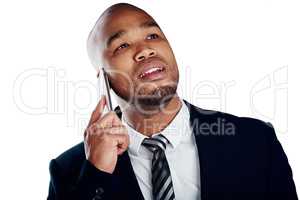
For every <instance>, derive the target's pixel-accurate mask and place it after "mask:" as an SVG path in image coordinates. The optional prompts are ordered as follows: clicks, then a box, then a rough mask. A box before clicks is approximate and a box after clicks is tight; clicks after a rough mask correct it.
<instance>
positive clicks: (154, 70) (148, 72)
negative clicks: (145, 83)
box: [139, 66, 165, 79]
mask: <svg viewBox="0 0 300 200" xmlns="http://www.w3.org/2000/svg"><path fill="white" fill-rule="evenodd" d="M164 70H165V68H164V67H159V66H158V67H152V68H150V69H147V70H144V71H143V72H142V73H141V74H140V75H139V78H140V79H143V78H149V77H150V76H153V75H155V74H158V73H160V72H162V71H164Z"/></svg>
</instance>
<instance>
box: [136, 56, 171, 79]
mask: <svg viewBox="0 0 300 200" xmlns="http://www.w3.org/2000/svg"><path fill="white" fill-rule="evenodd" d="M156 67H159V68H161V69H162V70H163V71H164V70H165V68H166V64H164V63H163V62H162V61H159V60H152V61H150V62H146V63H144V64H142V65H140V68H141V70H140V71H139V73H138V78H139V79H141V78H142V74H144V73H145V72H147V71H148V70H150V69H152V68H156Z"/></svg>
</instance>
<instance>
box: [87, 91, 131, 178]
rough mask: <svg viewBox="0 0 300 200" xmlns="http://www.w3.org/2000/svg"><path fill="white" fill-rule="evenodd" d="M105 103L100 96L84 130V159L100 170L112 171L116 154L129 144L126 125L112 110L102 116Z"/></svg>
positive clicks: (103, 98)
mask: <svg viewBox="0 0 300 200" xmlns="http://www.w3.org/2000/svg"><path fill="white" fill-rule="evenodd" d="M105 105H106V102H105V96H102V98H101V99H100V101H99V103H98V105H97V107H96V109H95V110H94V111H93V113H92V116H91V119H90V122H89V124H88V127H87V128H86V130H85V132H84V148H85V155H86V159H87V160H89V161H90V162H91V163H92V164H93V165H94V166H95V167H97V168H98V169H99V170H101V171H105V172H108V173H111V174H112V173H113V171H114V169H115V167H116V163H117V158H118V155H120V154H122V153H123V152H124V151H126V149H127V148H128V145H129V136H128V133H127V129H126V127H125V126H124V125H123V124H122V122H121V121H120V119H119V118H118V116H117V115H116V113H115V112H114V111H110V112H108V113H106V114H105V115H103V116H102V113H103V110H104V107H105Z"/></svg>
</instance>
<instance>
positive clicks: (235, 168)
mask: <svg viewBox="0 0 300 200" xmlns="http://www.w3.org/2000/svg"><path fill="white" fill-rule="evenodd" d="M184 102H185V103H186V105H187V106H188V108H189V111H190V125H191V127H192V130H193V133H194V135H195V138H196V143H197V149H198V153H199V160H200V176H201V197H202V198H201V199H202V200H223V199H224V200H245V199H251V200H263V199H270V200H277V199H278V200H279V199H281V200H295V199H297V195H296V189H295V185H294V181H293V177H292V171H291V168H290V166H289V163H288V160H287V157H286V155H285V153H284V151H283V149H282V147H281V145H280V143H279V141H278V140H277V138H276V135H275V132H274V129H273V127H272V126H271V124H270V123H265V122H263V121H260V120H257V119H252V118H245V117H237V116H233V115H230V114H226V113H222V112H216V111H209V110H203V109H200V108H197V107H196V106H194V105H192V104H190V103H188V102H187V101H185V100H184ZM115 111H116V113H117V114H118V116H119V117H121V114H122V113H121V111H120V109H119V107H117V108H116V109H115ZM210 128H211V129H210ZM232 128H234V129H232ZM232 131H233V132H232ZM178 162H180V158H178ZM185 164H187V165H193V164H194V163H185ZM149 173H150V172H149ZM50 175H51V181H50V186H49V195H48V199H49V200H54V199H55V200H57V199H59V200H60V199H63V200H68V199H84V200H92V199H95V200H96V199H102V200H114V199H122V200H127V199H128V200H142V199H143V195H142V192H141V190H140V188H139V185H138V182H137V179H136V177H135V174H134V171H133V168H132V165H131V162H130V158H129V156H128V152H127V151H126V152H125V153H123V154H122V155H121V156H119V157H118V161H117V165H116V168H115V171H114V172H113V174H109V173H105V172H103V171H100V170H98V169H97V168H95V167H94V166H93V165H92V164H91V163H90V162H89V161H87V160H86V159H85V153H84V146H83V143H80V144H78V145H76V146H75V147H73V148H71V149H69V150H68V151H66V152H64V153H63V154H62V155H60V156H59V157H57V158H56V159H53V160H52V161H51V163H50Z"/></svg>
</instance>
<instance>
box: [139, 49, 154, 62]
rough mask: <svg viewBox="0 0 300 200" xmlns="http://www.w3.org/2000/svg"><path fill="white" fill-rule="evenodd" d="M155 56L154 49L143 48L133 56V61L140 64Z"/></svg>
mask: <svg viewBox="0 0 300 200" xmlns="http://www.w3.org/2000/svg"><path fill="white" fill-rule="evenodd" d="M153 56H156V52H155V50H154V49H151V48H148V47H144V48H143V49H141V50H139V51H138V52H137V53H136V54H135V56H134V59H135V61H136V62H140V61H142V60H145V59H148V58H150V57H153Z"/></svg>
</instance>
